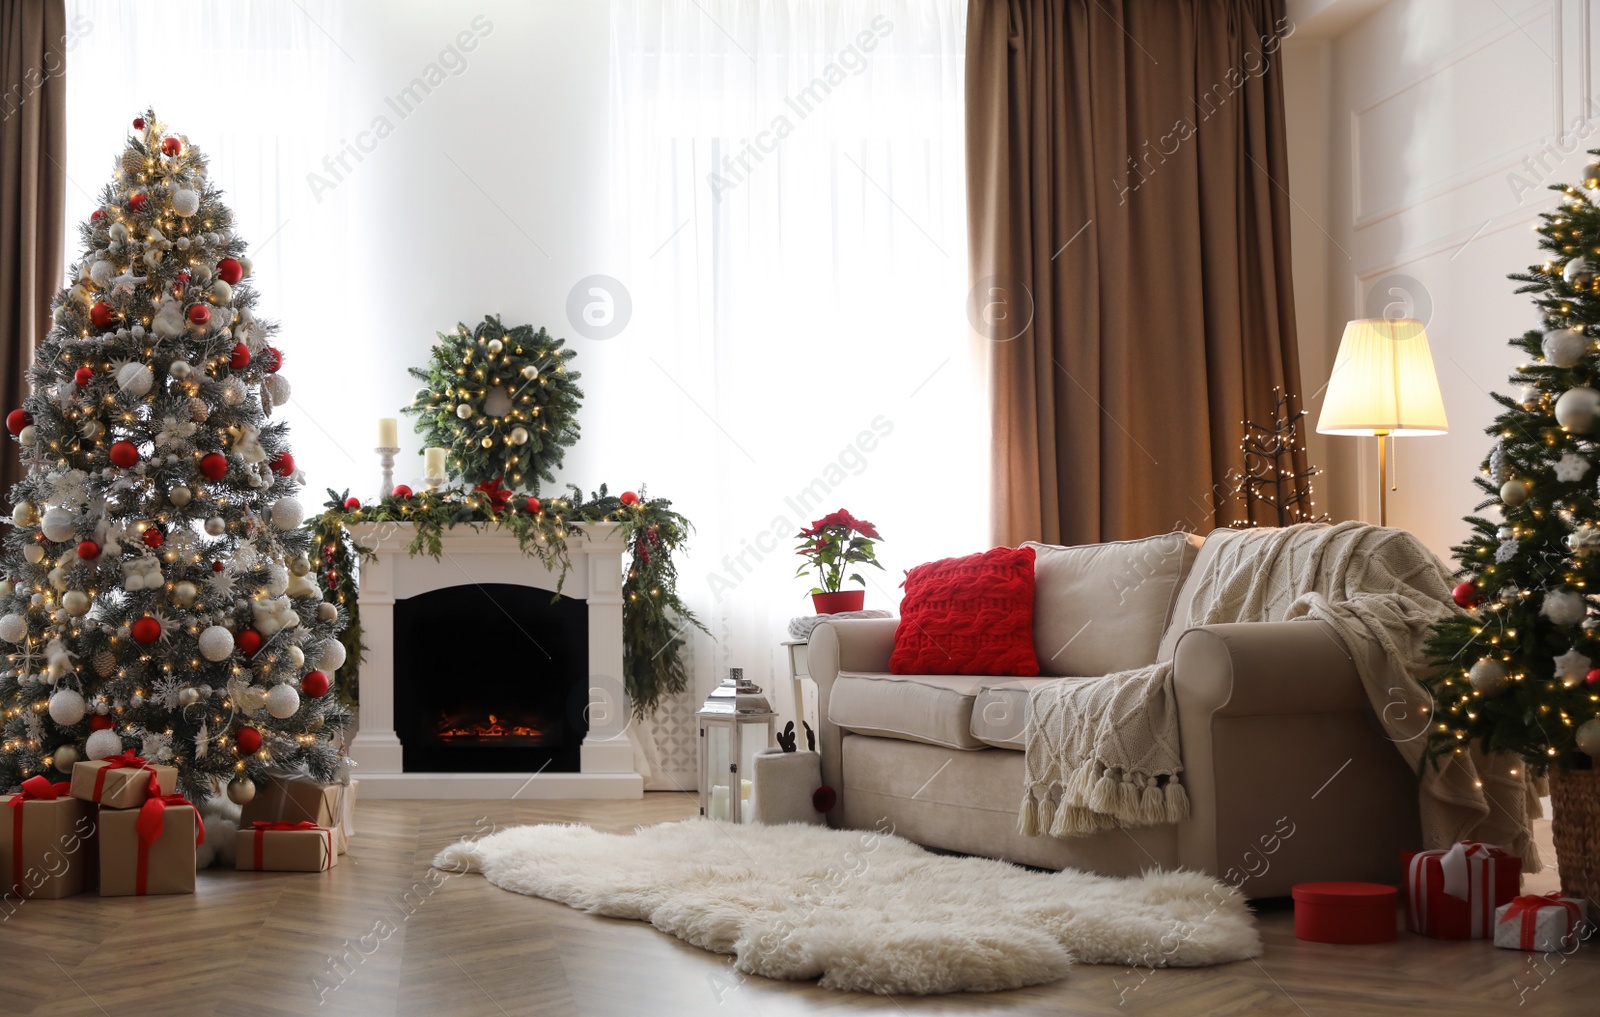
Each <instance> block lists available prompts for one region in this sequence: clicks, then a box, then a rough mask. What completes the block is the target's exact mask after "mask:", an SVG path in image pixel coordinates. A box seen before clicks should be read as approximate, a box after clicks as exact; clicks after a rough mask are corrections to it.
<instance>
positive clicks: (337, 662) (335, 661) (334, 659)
mask: <svg viewBox="0 0 1600 1017" xmlns="http://www.w3.org/2000/svg"><path fill="white" fill-rule="evenodd" d="M345 656H346V654H345V648H344V644H343V643H341V642H339V640H337V639H330V640H328V641H327V642H326V643H323V644H322V656H321V658H319V659H318V660H317V666H318V667H320V668H322V670H324V671H330V672H332V671H337V670H339V669H340V668H341V667H344V661H345Z"/></svg>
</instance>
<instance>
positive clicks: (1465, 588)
mask: <svg viewBox="0 0 1600 1017" xmlns="http://www.w3.org/2000/svg"><path fill="white" fill-rule="evenodd" d="M1450 597H1451V599H1452V600H1454V601H1455V602H1456V604H1457V605H1458V606H1460V607H1477V606H1478V599H1479V598H1478V584H1476V583H1474V582H1473V581H1472V580H1470V579H1469V580H1467V581H1466V582H1463V583H1457V584H1456V588H1455V589H1453V590H1451V591H1450Z"/></svg>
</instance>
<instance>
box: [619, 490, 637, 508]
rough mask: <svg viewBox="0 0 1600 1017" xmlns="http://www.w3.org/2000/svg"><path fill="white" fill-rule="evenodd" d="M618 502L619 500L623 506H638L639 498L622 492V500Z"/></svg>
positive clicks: (631, 493)
mask: <svg viewBox="0 0 1600 1017" xmlns="http://www.w3.org/2000/svg"><path fill="white" fill-rule="evenodd" d="M620 500H621V502H622V504H624V505H637V504H639V496H638V495H637V494H635V493H633V492H632V491H623V492H622V498H621V499H620Z"/></svg>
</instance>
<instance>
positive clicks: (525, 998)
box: [0, 794, 1600, 1017]
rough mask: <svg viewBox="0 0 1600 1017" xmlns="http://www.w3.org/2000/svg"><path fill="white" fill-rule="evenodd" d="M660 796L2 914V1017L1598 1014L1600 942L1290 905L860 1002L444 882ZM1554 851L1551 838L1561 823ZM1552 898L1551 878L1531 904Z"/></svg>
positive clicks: (505, 816) (473, 808)
mask: <svg viewBox="0 0 1600 1017" xmlns="http://www.w3.org/2000/svg"><path fill="white" fill-rule="evenodd" d="M694 811H695V808H694V803H693V801H692V800H690V799H689V798H688V797H686V796H684V795H676V794H651V795H647V796H646V797H645V800H644V801H642V802H515V801H511V802H373V801H367V802H361V803H360V805H359V806H358V818H357V824H358V828H359V836H358V837H357V838H356V839H355V840H354V841H352V843H351V850H350V854H349V855H347V856H346V857H345V859H344V860H343V862H342V863H341V864H340V865H339V866H338V867H337V868H336V869H334V870H333V871H332V872H330V873H327V874H325V875H311V874H288V873H235V872H217V871H212V872H207V873H202V874H201V879H200V885H199V891H198V892H197V893H196V894H195V895H194V896H192V897H189V896H184V897H150V898H144V899H138V898H118V899H104V900H103V899H101V898H99V897H95V896H81V897H75V898H69V899H67V900H61V901H29V902H27V903H25V904H23V905H22V906H21V907H19V908H18V909H17V910H16V912H15V913H14V914H11V915H10V916H9V917H6V918H4V919H3V920H0V1017H10V1015H20V1014H37V1015H41V1017H46V1015H47V1017H110V1015H115V1017H144V1015H152V1017H190V1015H193V1017H211V1015H217V1017H273V1015H301V1014H319V1013H326V1014H329V1015H341V1017H342V1015H350V1014H360V1015H369V1014H377V1015H397V1017H398V1015H404V1017H412V1015H417V1017H424V1015H425V1017H457V1015H460V1017H477V1015H482V1017H525V1015H526V1017H534V1015H538V1017H545V1015H569V1014H571V1015H584V1017H587V1015H599V1017H609V1015H626V1017H639V1015H650V1017H662V1015H665V1017H675V1015H679V1014H683V1015H697V1014H718V1015H727V1017H777V1015H789V1014H813V1013H823V1014H856V1013H874V1014H913V1013H917V1014H921V1013H927V1014H1005V1015H1024V1014H1028V1015H1031V1014H1040V1015H1046V1014H1049V1015H1058V1014H1091V1015H1113V1014H1125V1015H1151V1017H1154V1015H1176V1014H1184V1015H1187V1014H1207V1015H1212V1014H1215V1015H1230V1014H1248V1015H1257V1014H1259V1015H1266V1017H1277V1015H1282V1017H1343V1015H1354V1014H1373V1015H1395V1017H1399V1015H1406V1017H1412V1015H1418V1014H1449V1015H1459V1017H1474V1015H1482V1017H1488V1015H1495V1017H1505V1015H1508V1014H1526V1015H1531V1017H1546V1015H1551V1017H1554V1015H1562V1017H1566V1015H1572V1017H1579V1015H1582V1017H1596V1015H1600V944H1590V945H1588V946H1586V947H1584V948H1583V949H1581V950H1580V951H1578V953H1577V954H1576V955H1575V956H1573V957H1571V958H1569V959H1567V960H1565V962H1562V960H1561V959H1560V958H1555V959H1554V960H1553V962H1542V961H1541V959H1540V957H1539V956H1538V955H1533V954H1523V953H1518V952H1515V951H1509V950H1497V949H1495V948H1494V947H1493V946H1492V945H1490V944H1488V943H1483V942H1472V943H1442V942H1435V941H1433V940H1428V939H1424V938H1421V937H1418V936H1413V935H1409V934H1407V933H1401V938H1400V939H1399V940H1398V941H1397V942H1395V943H1392V944H1388V945H1384V946H1375V947H1338V946H1324V945H1318V944H1313V943H1300V942H1297V941H1296V940H1295V938H1294V932H1293V919H1292V914H1291V912H1290V911H1289V909H1288V908H1287V906H1283V907H1268V908H1265V909H1264V910H1263V911H1262V913H1261V915H1260V922H1261V928H1262V930H1263V935H1264V937H1265V939H1266V944H1267V948H1266V953H1265V955H1264V956H1263V957H1262V958H1261V959H1260V960H1259V961H1245V962H1241V963H1238V964H1230V965H1226V966H1222V967H1216V968H1205V969H1197V970H1156V971H1150V970H1130V969H1128V968H1122V967H1094V966H1089V965H1080V966H1078V967H1076V968H1074V969H1073V972H1072V973H1071V974H1070V975H1069V976H1068V977H1067V978H1065V979H1064V980H1062V981H1060V982H1057V983H1055V984H1052V985H1044V986H1037V987H1034V988H1030V989H1025V990H1020V991H1017V992H1008V993H995V994H992V995H968V996H944V997H934V998H913V997H903V996H902V997H892V998H884V997H878V996H870V995H853V994H843V993H835V992H828V991H825V990H821V989H818V988H817V987H816V986H815V985H812V984H808V983H788V982H772V981H767V980H765V979H760V978H747V977H744V976H741V975H739V974H738V973H737V972H735V971H733V969H732V968H731V966H730V965H729V963H728V959H727V958H724V957H717V956H714V955H712V954H708V953H704V952H702V951H700V950H697V949H694V948H693V947H690V946H686V945H685V944H683V943H681V942H679V941H678V940H676V939H673V938H671V937H669V936H666V935H663V934H661V933H658V932H656V931H655V930H654V929H651V928H650V927H648V926H646V925H643V924H641V923H636V922H624V921H617V920H613V919H606V918H597V917H593V916H590V915H585V914H582V913H580V912H577V911H574V910H572V909H570V908H567V907H565V906H563V905H560V904H555V903H551V902H549V901H544V900H539V899H536V898H530V897H523V896H520V895H517V894H512V893H507V892H505V891H502V890H499V889H496V888H495V887H493V886H490V885H489V884H488V883H486V882H485V881H484V880H483V879H482V878H481V877H479V876H476V875H444V874H441V873H437V872H435V873H432V874H431V875H430V869H429V866H428V862H429V860H430V859H431V858H432V856H433V854H434V852H435V851H437V850H438V849H439V848H441V847H443V846H444V845H446V844H448V843H450V842H451V841H453V840H455V839H457V838H458V837H461V836H465V835H468V834H471V833H474V832H480V833H481V832H487V831H488V830H489V829H490V828H491V827H490V826H489V824H491V823H492V824H496V825H499V826H506V825H514V824H518V823H538V822H581V823H588V824H591V825H593V826H595V827H598V828H601V829H607V830H614V831H618V832H626V831H627V830H629V829H631V828H632V827H633V826H634V825H637V824H641V823H657V822H665V821H670V820H676V819H681V818H686V817H688V816H690V815H691V814H693V813H694ZM1541 838H1542V840H1543V841H1544V846H1545V850H1546V853H1547V856H1551V857H1553V852H1551V851H1550V850H1549V828H1548V824H1544V825H1543V827H1542V829H1541ZM1553 886H1554V883H1553V876H1552V875H1551V874H1550V873H1546V874H1542V875H1540V876H1535V877H1533V878H1532V879H1530V881H1529V887H1528V888H1529V889H1530V890H1532V891H1536V892H1543V891H1544V890H1546V889H1550V888H1552V887H1553Z"/></svg>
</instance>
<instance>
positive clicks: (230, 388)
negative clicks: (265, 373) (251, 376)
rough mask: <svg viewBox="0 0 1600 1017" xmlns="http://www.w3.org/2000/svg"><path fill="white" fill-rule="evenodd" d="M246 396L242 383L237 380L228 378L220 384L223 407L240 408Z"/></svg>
mask: <svg viewBox="0 0 1600 1017" xmlns="http://www.w3.org/2000/svg"><path fill="white" fill-rule="evenodd" d="M245 395H246V392H245V388H244V382H242V381H240V380H239V379H238V378H229V379H228V380H227V381H224V382H223V383H222V404H223V405H224V406H242V405H244V397H245Z"/></svg>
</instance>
